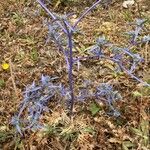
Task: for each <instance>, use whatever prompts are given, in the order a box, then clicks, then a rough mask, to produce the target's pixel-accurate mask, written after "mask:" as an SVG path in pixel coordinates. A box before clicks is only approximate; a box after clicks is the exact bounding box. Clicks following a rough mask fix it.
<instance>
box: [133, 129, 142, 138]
mask: <svg viewBox="0 0 150 150" xmlns="http://www.w3.org/2000/svg"><path fill="white" fill-rule="evenodd" d="M131 131H132V132H133V133H135V134H136V135H138V136H141V137H143V133H142V131H141V130H139V129H136V128H131Z"/></svg>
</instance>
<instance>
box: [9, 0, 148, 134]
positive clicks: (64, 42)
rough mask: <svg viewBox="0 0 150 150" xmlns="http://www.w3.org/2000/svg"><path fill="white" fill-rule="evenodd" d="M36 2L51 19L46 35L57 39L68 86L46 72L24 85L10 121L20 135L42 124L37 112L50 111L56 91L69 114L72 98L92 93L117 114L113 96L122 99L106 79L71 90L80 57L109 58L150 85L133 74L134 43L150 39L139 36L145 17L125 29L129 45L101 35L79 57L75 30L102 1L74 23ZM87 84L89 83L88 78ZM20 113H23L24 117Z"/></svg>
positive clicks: (82, 98)
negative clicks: (89, 86) (94, 87)
mask: <svg viewBox="0 0 150 150" xmlns="http://www.w3.org/2000/svg"><path fill="white" fill-rule="evenodd" d="M37 2H38V3H39V4H40V6H41V7H42V8H43V9H44V10H45V11H46V12H47V14H48V15H49V17H50V18H51V20H50V19H47V23H46V24H47V26H48V30H49V38H51V39H52V40H53V41H54V42H55V43H56V45H57V46H58V49H59V51H60V53H62V54H63V56H64V59H65V61H66V68H67V72H68V81H69V87H64V86H63V85H62V84H57V83H56V82H53V81H54V80H56V78H50V77H49V76H44V75H42V77H41V81H40V82H39V84H35V83H34V82H33V83H32V84H31V85H30V86H27V87H26V90H25V92H24V99H23V101H22V103H21V104H20V107H19V112H18V114H16V115H15V116H14V117H13V119H12V121H11V122H12V124H13V125H14V126H15V127H16V129H17V131H18V132H19V133H20V134H21V135H23V132H24V131H25V130H28V129H33V128H34V129H35V128H41V127H42V125H41V124H40V123H39V119H40V116H41V114H42V113H43V112H44V111H49V109H48V107H47V105H48V102H49V101H51V100H52V98H53V97H54V96H55V95H59V96H60V97H62V98H64V99H65V100H67V103H68V106H69V110H70V113H69V114H70V116H71V115H72V114H73V106H74V102H75V101H85V100H86V99H88V98H91V97H94V98H96V99H97V100H102V101H104V102H105V103H106V104H107V105H108V106H109V108H110V110H111V111H112V112H113V113H112V114H113V115H114V116H116V117H117V116H119V115H120V113H119V111H117V110H116V109H115V108H114V106H113V103H114V102H115V101H116V100H119V99H121V95H120V94H119V93H118V91H115V90H114V89H113V86H112V85H110V84H109V83H101V84H99V85H98V86H97V87H96V90H95V91H94V92H91V91H89V89H88V85H87V83H86V85H85V87H84V88H82V89H80V90H79V93H78V94H77V95H75V94H74V84H73V74H72V71H73V65H74V64H76V63H77V64H78V67H80V62H81V61H83V60H85V61H86V60H89V59H92V60H93V59H98V60H101V59H107V60H111V61H112V62H114V63H115V64H116V66H117V71H121V72H125V73H126V74H128V75H129V76H131V77H132V78H134V79H135V80H137V81H138V82H140V83H142V84H143V85H144V86H150V85H149V84H148V83H146V82H144V81H142V80H141V79H139V78H138V77H136V76H135V75H134V72H135V69H136V67H137V65H138V64H139V63H141V62H142V61H143V59H142V58H141V57H140V55H139V54H136V53H133V52H132V47H133V45H134V46H135V45H138V44H140V43H147V42H150V36H149V35H145V36H143V37H142V36H141V32H142V30H143V27H144V23H145V22H146V21H145V20H143V19H137V20H136V22H135V23H134V24H135V25H136V27H135V30H134V31H129V32H127V34H129V35H130V37H131V41H129V45H128V46H127V47H119V46H117V45H114V44H111V42H109V41H108V40H107V39H106V37H104V36H102V37H99V38H97V41H96V43H95V45H93V46H92V47H91V48H90V49H89V51H90V56H86V57H83V56H80V57H79V56H75V54H74V52H73V48H74V45H75V44H74V37H73V36H74V34H75V33H77V32H79V30H78V29H77V25H78V24H79V22H81V20H82V19H83V18H84V17H85V16H86V15H87V14H88V13H89V12H90V11H91V10H93V9H94V8H95V7H96V6H97V5H98V4H101V3H102V4H103V1H102V0H98V1H96V2H95V3H94V4H93V5H92V6H91V7H90V8H88V9H87V10H86V11H84V12H83V13H82V15H81V16H80V17H79V18H78V19H77V21H76V22H75V23H74V24H73V25H72V24H71V22H70V20H69V18H70V16H71V15H72V14H68V15H58V14H56V13H52V12H51V11H50V10H49V9H48V8H47V6H46V4H45V3H44V0H37ZM107 2H110V1H107ZM48 40H49V39H48ZM48 40H47V42H48ZM105 48H108V49H110V50H111V53H112V55H111V56H108V54H106V53H105ZM127 62H128V63H127ZM88 84H90V82H88ZM25 112H26V113H25ZM23 114H24V116H25V117H23Z"/></svg>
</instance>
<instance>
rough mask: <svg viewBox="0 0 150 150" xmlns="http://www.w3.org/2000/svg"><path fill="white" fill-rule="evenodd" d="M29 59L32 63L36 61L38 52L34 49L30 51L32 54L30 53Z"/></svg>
mask: <svg viewBox="0 0 150 150" xmlns="http://www.w3.org/2000/svg"><path fill="white" fill-rule="evenodd" d="M31 59H32V60H34V61H37V60H38V52H37V50H36V49H33V50H32V52H31Z"/></svg>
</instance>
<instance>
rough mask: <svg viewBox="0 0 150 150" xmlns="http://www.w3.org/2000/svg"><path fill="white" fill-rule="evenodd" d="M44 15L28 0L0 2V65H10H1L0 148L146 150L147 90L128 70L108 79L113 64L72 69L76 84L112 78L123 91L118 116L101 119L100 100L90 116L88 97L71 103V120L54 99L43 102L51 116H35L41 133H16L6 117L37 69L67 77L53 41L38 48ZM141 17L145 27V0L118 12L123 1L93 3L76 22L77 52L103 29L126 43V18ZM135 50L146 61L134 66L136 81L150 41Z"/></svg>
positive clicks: (149, 7)
mask: <svg viewBox="0 0 150 150" xmlns="http://www.w3.org/2000/svg"><path fill="white" fill-rule="evenodd" d="M81 3H83V2H78V3H76V4H69V5H66V6H62V5H59V6H58V7H57V8H55V11H58V12H63V11H62V10H65V11H68V12H69V11H72V10H73V11H74V12H77V14H79V13H80V12H82V11H83V8H82V7H83V6H84V7H87V6H88V5H89V4H87V3H84V4H83V5H82V6H81ZM52 8H53V7H51V9H52ZM139 9H140V10H139ZM44 16H46V14H45V13H44V12H43V11H41V10H40V8H39V6H38V5H37V3H36V2H33V1H31V0H20V1H19V0H1V2H0V54H1V57H0V63H1V64H2V63H3V62H6V63H9V65H10V68H9V69H7V70H4V69H2V67H0V149H3V150H9V149H10V150H12V149H15V150H17V149H20V150H23V149H25V150H28V149H30V150H36V149H39V150H41V149H45V150H49V149H52V150H79V149H80V150H130V149H132V150H148V149H149V148H150V147H148V146H149V142H148V141H149V139H148V138H149V121H148V118H149V107H148V106H149V98H150V91H149V89H147V88H143V87H141V86H140V85H139V84H138V83H137V82H136V81H134V80H133V79H131V78H130V77H129V76H127V75H120V76H115V75H114V72H113V71H112V69H113V67H114V66H113V64H112V63H111V62H104V61H100V62H97V61H94V62H92V61H90V62H88V63H87V62H83V64H82V67H81V69H80V71H78V72H77V71H74V79H75V81H76V84H75V88H78V87H79V86H80V84H81V81H82V80H83V79H84V80H85V79H90V80H91V81H93V83H95V84H97V83H99V82H107V81H109V82H111V84H112V85H113V86H114V88H115V89H116V90H118V91H119V92H120V93H121V94H122V96H123V100H122V101H121V102H118V103H117V104H116V107H117V108H118V109H119V110H120V112H121V117H119V118H115V117H110V116H108V115H107V114H106V112H105V109H106V108H105V106H103V105H102V106H101V107H102V108H101V110H100V111H99V112H98V113H97V114H96V115H95V116H92V114H91V111H90V107H91V104H93V102H92V100H91V101H87V103H85V104H82V105H81V104H76V105H75V108H74V111H75V114H74V117H73V120H70V119H69V118H68V117H67V115H66V110H65V108H64V107H63V106H61V105H60V106H58V105H56V103H55V102H53V103H52V104H50V106H49V107H51V109H52V113H50V114H44V115H43V116H42V119H41V120H42V122H43V123H44V124H45V125H47V126H48V127H47V128H46V129H45V131H37V132H31V131H29V132H28V133H25V136H24V137H23V138H22V137H20V136H19V135H18V134H16V133H15V129H14V127H13V126H12V125H11V124H10V120H11V117H12V116H13V115H14V113H16V112H17V108H18V106H19V104H20V102H21V100H22V91H23V90H24V88H25V86H26V85H28V84H30V83H31V82H32V81H33V80H35V81H38V80H39V78H40V76H41V74H45V75H50V76H58V77H60V79H59V80H60V82H62V83H66V82H67V73H66V71H65V64H64V61H63V57H62V56H61V54H59V53H57V48H56V47H55V44H54V43H53V42H49V43H48V44H47V45H45V41H46V37H47V28H46V27H43V21H44ZM141 16H142V18H145V19H148V21H147V24H146V28H147V29H150V3H149V0H140V1H139V7H138V6H137V5H134V6H133V7H131V8H129V9H123V8H122V1H121V0H120V1H119V0H118V1H117V2H116V3H114V4H112V5H111V6H110V7H109V8H108V9H104V8H100V7H99V8H98V9H96V10H94V11H92V13H90V14H89V15H88V16H87V17H86V18H85V19H84V20H83V22H82V23H80V25H79V28H80V29H81V30H83V31H84V33H85V34H84V35H82V36H81V35H80V36H77V39H76V44H77V47H78V50H79V53H82V54H84V52H83V50H84V49H85V48H87V47H88V46H91V45H92V44H93V43H94V41H95V39H96V37H98V36H100V35H103V34H104V35H106V36H107V37H108V38H109V39H110V41H112V42H113V43H118V44H119V45H125V44H126V41H127V39H126V38H125V37H124V36H123V34H122V33H123V32H126V31H128V30H129V29H130V28H131V27H129V26H128V25H127V22H129V21H131V22H132V21H134V20H135V18H138V17H141ZM139 53H140V54H141V55H142V56H143V57H144V58H145V60H146V62H145V63H143V64H141V65H140V66H139V68H137V71H136V73H137V75H138V76H140V77H141V78H143V80H145V81H150V68H149V66H150V55H149V53H150V46H149V45H144V46H142V47H141V48H140V50H139ZM85 55H86V54H85ZM135 93H138V94H135Z"/></svg>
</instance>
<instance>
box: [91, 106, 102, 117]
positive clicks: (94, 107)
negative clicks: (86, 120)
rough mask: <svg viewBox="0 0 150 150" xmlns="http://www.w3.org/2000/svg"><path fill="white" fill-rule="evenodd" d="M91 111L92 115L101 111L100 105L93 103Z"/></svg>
mask: <svg viewBox="0 0 150 150" xmlns="http://www.w3.org/2000/svg"><path fill="white" fill-rule="evenodd" d="M90 111H91V113H92V115H93V116H94V115H96V114H97V113H98V112H99V111H100V107H99V106H98V105H97V104H95V103H92V104H91V105H90Z"/></svg>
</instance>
